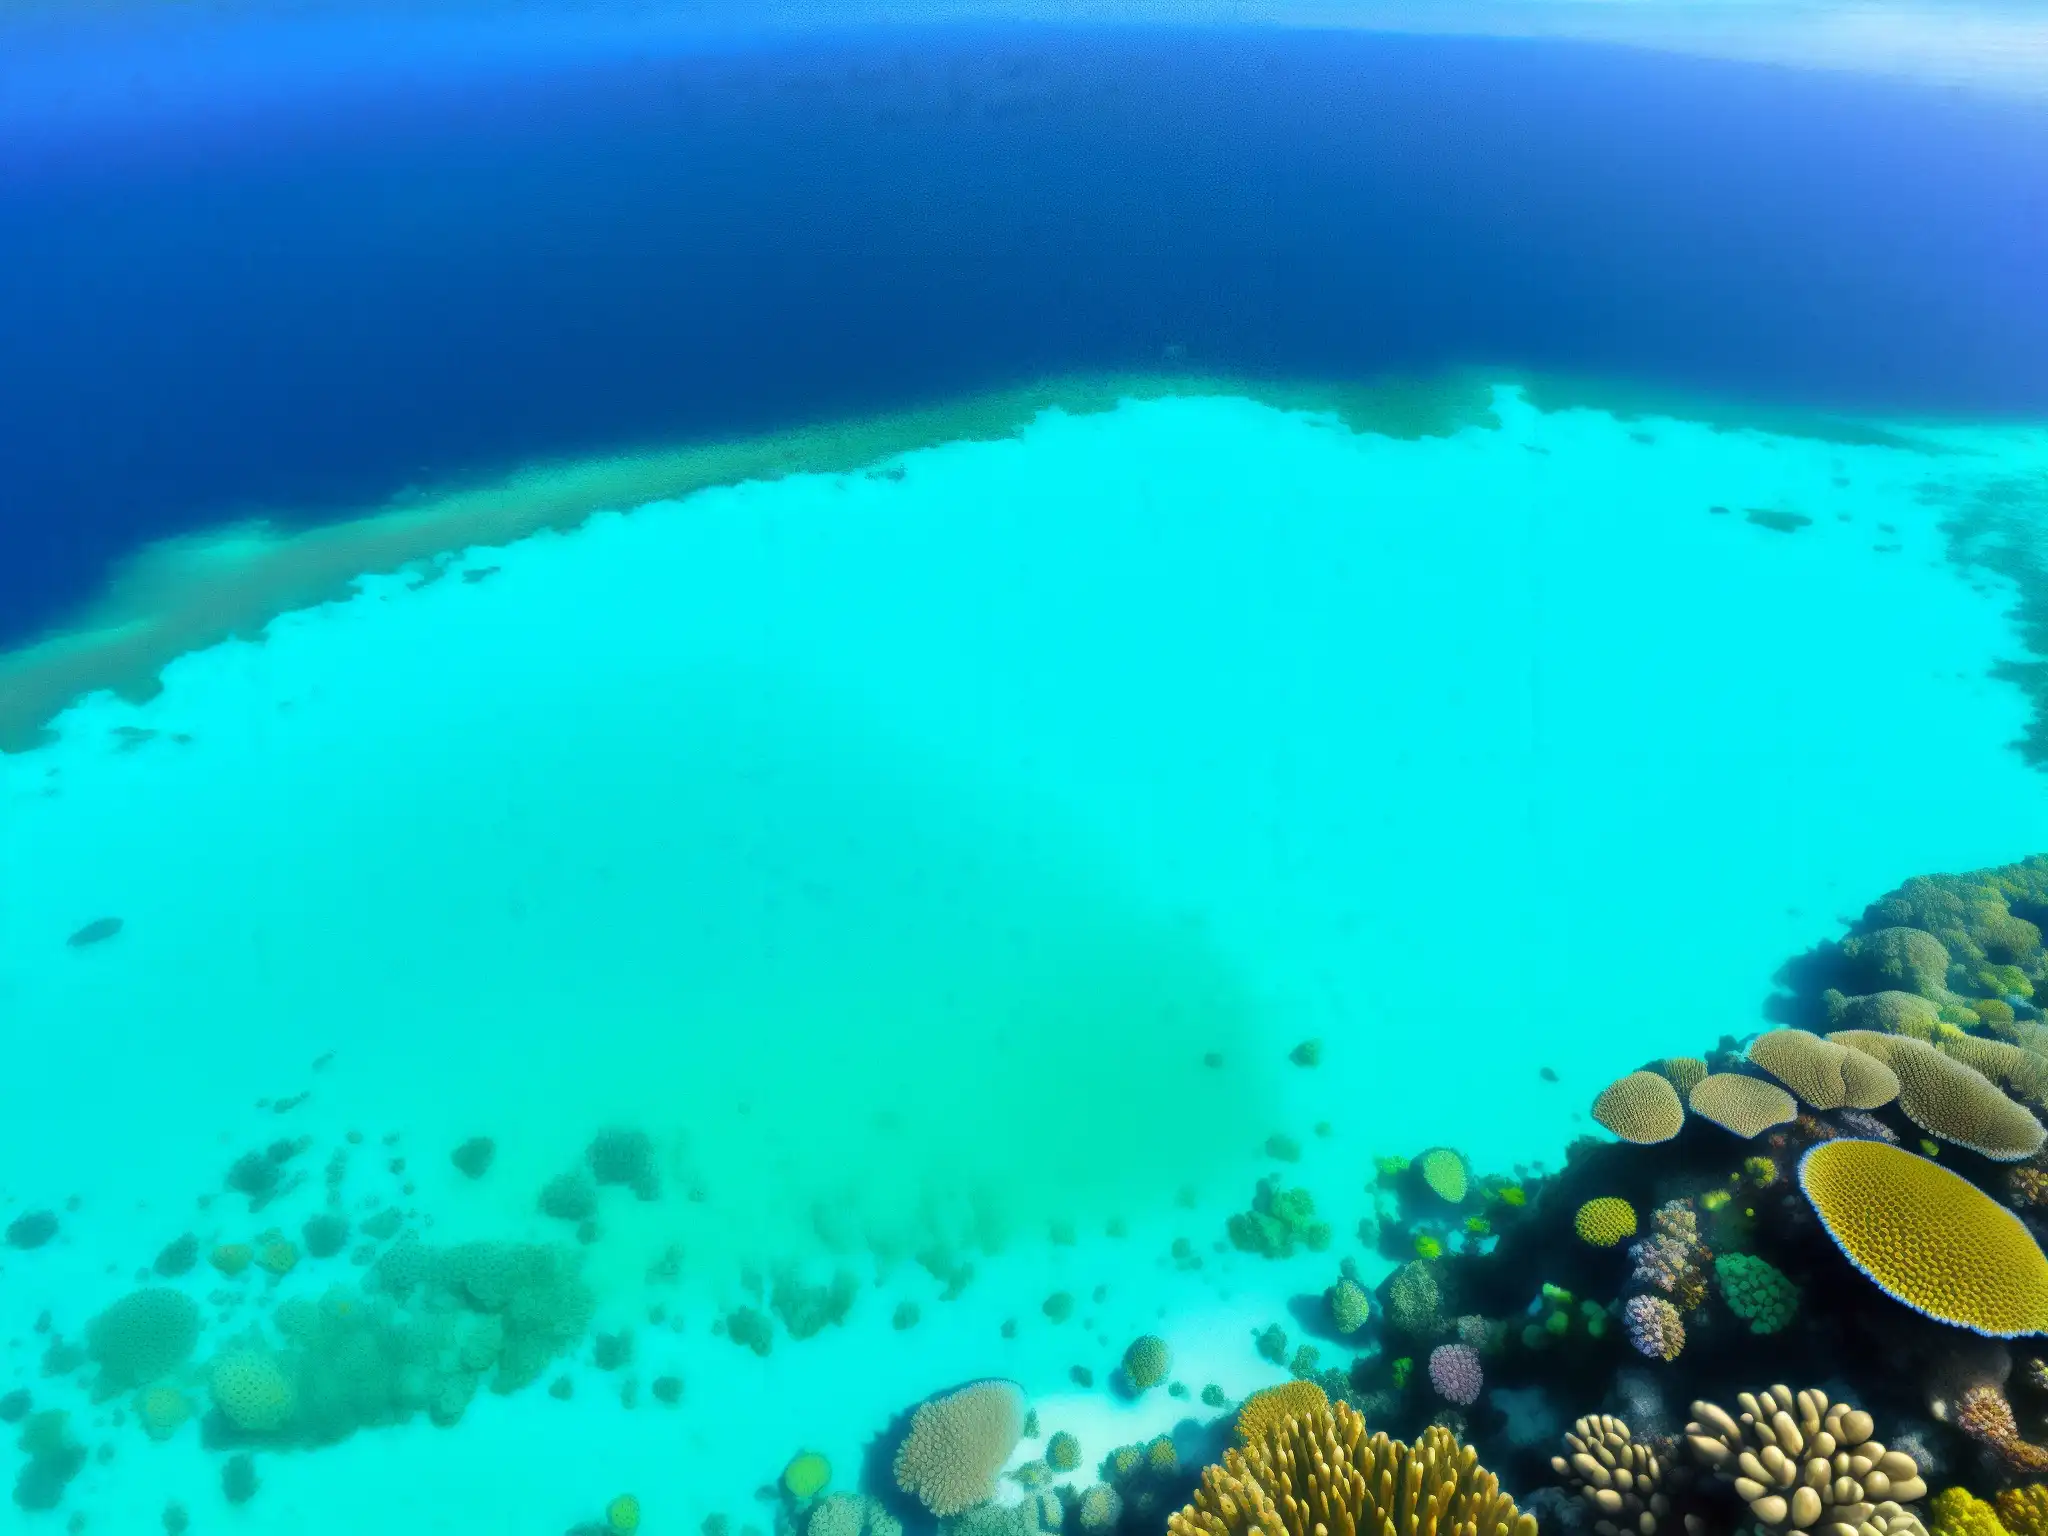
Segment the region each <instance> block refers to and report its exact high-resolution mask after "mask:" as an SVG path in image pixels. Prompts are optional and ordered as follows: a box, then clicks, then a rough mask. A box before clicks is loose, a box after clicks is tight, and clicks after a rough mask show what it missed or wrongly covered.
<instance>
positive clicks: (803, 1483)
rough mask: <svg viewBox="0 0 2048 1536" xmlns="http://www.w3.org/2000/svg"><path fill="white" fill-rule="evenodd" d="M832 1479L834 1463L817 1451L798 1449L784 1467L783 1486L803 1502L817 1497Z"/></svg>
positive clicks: (799, 1501)
mask: <svg viewBox="0 0 2048 1536" xmlns="http://www.w3.org/2000/svg"><path fill="white" fill-rule="evenodd" d="M831 1481H832V1463H831V1462H829V1461H827V1460H826V1459H825V1458H824V1457H823V1456H821V1455H819V1454H818V1453H817V1452H816V1451H798V1452H797V1453H796V1455H794V1456H792V1457H791V1458H790V1459H789V1465H788V1466H786V1467H784V1468H783V1469H782V1486H783V1487H784V1488H785V1489H787V1490H788V1492H789V1496H790V1497H791V1498H792V1499H795V1500H796V1501H797V1502H798V1503H799V1504H802V1503H804V1502H806V1501H808V1500H810V1499H815V1498H816V1497H817V1496H818V1495H819V1494H821V1493H823V1492H824V1491H825V1485H826V1484H827V1483H829V1482H831Z"/></svg>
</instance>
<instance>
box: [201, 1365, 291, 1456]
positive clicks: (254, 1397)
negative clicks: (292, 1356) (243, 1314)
mask: <svg viewBox="0 0 2048 1536" xmlns="http://www.w3.org/2000/svg"><path fill="white" fill-rule="evenodd" d="M207 1383H208V1386H209V1387H210V1388H211V1390H212V1392H213V1405H214V1407H216V1408H218V1409H219V1410H220V1412H221V1417H223V1418H225V1419H226V1420H227V1421H228V1422H229V1423H230V1424H232V1425H234V1426H235V1428H237V1429H239V1430H242V1431H244V1432H246V1433H248V1434H252V1435H274V1434H276V1433H277V1432H278V1431H279V1430H281V1429H283V1428H284V1427H285V1426H286V1425H288V1424H290V1423H291V1421H292V1415H293V1413H294V1412H296V1410H297V1407H298V1394H297V1392H296V1391H295V1390H294V1389H293V1387H292V1383H291V1378H290V1377H288V1376H286V1375H285V1373H284V1368H283V1367H282V1366H281V1365H280V1364H279V1363H278V1361H277V1357H276V1356H275V1355H272V1354H271V1353H270V1352H269V1351H268V1350H262V1349H231V1350H229V1351H228V1352H227V1353H226V1354H223V1355H218V1356H216V1357H215V1358H214V1362H213V1367H212V1369H211V1370H210V1371H209V1372H208V1373H207Z"/></svg>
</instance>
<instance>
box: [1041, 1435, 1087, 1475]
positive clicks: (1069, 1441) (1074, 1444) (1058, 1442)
mask: <svg viewBox="0 0 2048 1536" xmlns="http://www.w3.org/2000/svg"><path fill="white" fill-rule="evenodd" d="M1045 1464H1046V1465H1047V1466H1048V1467H1051V1468H1052V1469H1053V1471H1055V1472H1071V1471H1073V1470H1074V1469H1075V1468H1076V1467H1078V1466H1080V1465H1081V1442H1080V1441H1078V1440H1076V1439H1075V1438H1074V1437H1073V1436H1072V1435H1070V1434H1068V1433H1067V1432H1066V1431H1065V1430H1064V1429H1061V1430H1055V1431H1054V1432H1053V1437H1052V1438H1051V1439H1050V1440H1048V1441H1046V1442H1045Z"/></svg>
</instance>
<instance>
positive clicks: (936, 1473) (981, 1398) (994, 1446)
mask: <svg viewBox="0 0 2048 1536" xmlns="http://www.w3.org/2000/svg"><path fill="white" fill-rule="evenodd" d="M1023 1437H1024V1393H1023V1390H1022V1389H1021V1388H1020V1387H1018V1386H1017V1384H1016V1383H1015V1382H1009V1381H980V1382H975V1383H974V1384H972V1385H971V1386H965V1387H962V1388H960V1389H959V1390H958V1391H957V1392H951V1393H948V1394H947V1395H946V1396H944V1397H938V1398H933V1399H932V1400H931V1401H930V1402H927V1403H922V1404H920V1405H919V1406H918V1409H917V1411H916V1412H915V1413H914V1414H913V1415H912V1416H911V1421H910V1431H909V1433H908V1434H907V1435H905V1436H904V1438H903V1443H902V1444H901V1445H900V1446H898V1447H897V1449H896V1459H895V1463H894V1470H895V1474H896V1486H897V1487H899V1488H901V1489H902V1490H903V1491H904V1492H905V1493H908V1494H912V1495H914V1496H915V1497H916V1498H917V1499H918V1501H919V1502H920V1503H922V1504H923V1505H924V1507H925V1508H926V1509H928V1510H930V1511H931V1513H933V1514H935V1515H940V1516H947V1515H957V1514H959V1513H960V1512H961V1511H963V1510H966V1509H971V1508H973V1507H974V1506H975V1505H977V1504H982V1503H986V1502H987V1501H988V1500H989V1499H990V1498H992V1497H994V1495H995V1488H996V1474H997V1473H999V1472H1000V1471H1002V1468H1003V1463H1004V1462H1006V1461H1008V1460H1009V1459H1010V1452H1011V1451H1013V1450H1015V1449H1016V1447H1017V1442H1018V1441H1019V1440H1021V1439H1023Z"/></svg>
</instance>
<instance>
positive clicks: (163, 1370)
mask: <svg viewBox="0 0 2048 1536" xmlns="http://www.w3.org/2000/svg"><path fill="white" fill-rule="evenodd" d="M198 1342H199V1308H198V1306H197V1304H196V1303H194V1301H193V1300H192V1298H191V1297H189V1296H187V1295H186V1294H185V1293H184V1292H183V1291H180V1290H174V1289H173V1288H171V1287H170V1286H164V1285H152V1286H145V1287H144V1288H143V1289H142V1290H139V1291H130V1292H129V1293H128V1294H127V1295H126V1296H123V1297H122V1298H121V1299H120V1300H119V1301H117V1302H115V1303H114V1304H113V1305H112V1306H110V1307H108V1308H107V1309H106V1311H104V1312H102V1313H100V1315H99V1316H98V1317H95V1318H94V1319H93V1320H92V1321H91V1322H90V1323H88V1324H87V1325H86V1330H85V1345H86V1350H87V1352H88V1353H90V1354H91V1356H92V1358H93V1360H94V1361H95V1362H96V1363H97V1364H98V1365H99V1368H100V1381H101V1382H102V1383H103V1384H104V1385H105V1386H107V1387H109V1388H112V1389H113V1390H115V1391H126V1390H127V1389H129V1388H131V1387H139V1386H143V1385H145V1384H146V1383H148V1382H152V1381H155V1380H156V1379H157V1378H158V1377H159V1376H163V1375H166V1374H168V1373H169V1372H171V1371H174V1370H176V1369H177V1368H178V1367H179V1366H181V1365H183V1364H184V1363H185V1362H186V1361H187V1360H189V1359H190V1358H191V1356H192V1349H193V1346H194V1345H196V1344H197V1343H198Z"/></svg>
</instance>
